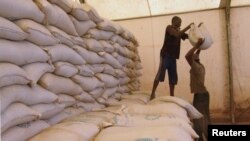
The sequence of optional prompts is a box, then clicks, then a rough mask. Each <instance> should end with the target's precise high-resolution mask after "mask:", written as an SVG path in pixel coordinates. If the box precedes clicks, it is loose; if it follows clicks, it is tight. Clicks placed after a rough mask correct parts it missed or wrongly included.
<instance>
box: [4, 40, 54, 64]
mask: <svg viewBox="0 0 250 141" xmlns="http://www.w3.org/2000/svg"><path fill="white" fill-rule="evenodd" d="M48 60H49V56H48V55H47V54H46V52H45V51H43V50H42V49H41V48H40V47H38V46H36V45H35V44H32V43H30V42H26V41H20V42H13V41H9V40H3V39H0V61H3V62H9V63H13V64H16V65H20V66H21V65H25V64H29V63H34V62H46V61H48Z"/></svg>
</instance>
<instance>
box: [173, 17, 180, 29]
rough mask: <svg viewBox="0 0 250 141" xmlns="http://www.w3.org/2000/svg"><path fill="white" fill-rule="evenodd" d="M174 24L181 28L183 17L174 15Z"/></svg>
mask: <svg viewBox="0 0 250 141" xmlns="http://www.w3.org/2000/svg"><path fill="white" fill-rule="evenodd" d="M172 25H173V26H175V27H177V28H180V27H181V18H180V17H178V16H174V17H173V18H172Z"/></svg>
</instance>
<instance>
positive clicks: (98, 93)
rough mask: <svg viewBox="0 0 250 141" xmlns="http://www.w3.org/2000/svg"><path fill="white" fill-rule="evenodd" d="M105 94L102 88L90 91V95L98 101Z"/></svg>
mask: <svg viewBox="0 0 250 141" xmlns="http://www.w3.org/2000/svg"><path fill="white" fill-rule="evenodd" d="M103 92H104V88H101V87H100V88H96V89H94V90H92V91H90V92H89V94H90V95H91V96H92V97H93V98H95V99H97V98H99V97H100V96H101V95H102V94H103Z"/></svg>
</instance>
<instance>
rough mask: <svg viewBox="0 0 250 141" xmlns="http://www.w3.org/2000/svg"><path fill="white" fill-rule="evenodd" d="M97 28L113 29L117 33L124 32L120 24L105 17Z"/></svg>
mask: <svg viewBox="0 0 250 141" xmlns="http://www.w3.org/2000/svg"><path fill="white" fill-rule="evenodd" d="M97 28H98V29H102V30H105V31H112V32H114V33H116V34H122V33H123V32H124V31H123V29H122V28H121V26H120V25H119V24H117V23H115V22H113V21H110V20H108V19H104V21H102V22H99V23H98V24H97Z"/></svg>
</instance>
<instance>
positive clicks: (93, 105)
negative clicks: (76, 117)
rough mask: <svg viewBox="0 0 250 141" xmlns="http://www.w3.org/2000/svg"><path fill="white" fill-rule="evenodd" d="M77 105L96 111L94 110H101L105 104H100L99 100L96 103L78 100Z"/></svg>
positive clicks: (86, 109)
mask: <svg viewBox="0 0 250 141" xmlns="http://www.w3.org/2000/svg"><path fill="white" fill-rule="evenodd" d="M76 106H77V107H81V108H83V109H84V110H85V111H87V112H90V111H94V110H99V109H102V108H104V107H105V106H104V105H102V104H99V103H97V102H94V103H83V102H78V103H77V104H76Z"/></svg>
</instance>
